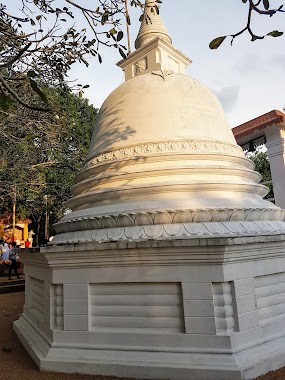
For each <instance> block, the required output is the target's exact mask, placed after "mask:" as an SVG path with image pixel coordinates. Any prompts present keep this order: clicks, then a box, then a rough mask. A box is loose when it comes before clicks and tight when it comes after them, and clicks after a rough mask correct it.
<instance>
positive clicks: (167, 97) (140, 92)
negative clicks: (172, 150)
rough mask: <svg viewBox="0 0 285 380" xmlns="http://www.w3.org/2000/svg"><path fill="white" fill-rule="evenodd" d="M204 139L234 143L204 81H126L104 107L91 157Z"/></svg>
mask: <svg viewBox="0 0 285 380" xmlns="http://www.w3.org/2000/svg"><path fill="white" fill-rule="evenodd" d="M189 139H194V140H197V139H202V140H209V141H216V140H219V141H224V142H226V143H229V144H234V145H235V146H236V142H235V139H234V136H233V134H232V131H231V129H230V127H229V124H228V121H227V119H226V117H225V114H224V111H223V108H222V106H221V104H220V102H219V101H218V99H217V98H216V96H215V95H214V94H213V93H212V92H211V91H210V90H209V89H208V88H207V87H206V86H205V85H203V84H202V83H201V82H199V81H197V80H195V79H193V78H190V77H189V76H187V75H183V74H177V73H173V72H167V73H163V72H159V71H158V72H153V73H149V74H145V75H140V76H137V77H135V78H133V79H131V80H128V81H127V82H125V83H124V84H122V85H121V86H119V87H118V88H117V89H115V90H114V91H113V92H112V93H111V94H110V95H109V96H108V98H107V99H106V100H105V102H104V103H103V105H102V107H101V109H100V112H99V115H98V117H97V121H96V125H95V129H94V134H93V138H92V142H91V146H90V149H89V153H88V159H87V160H90V159H91V158H92V157H94V156H96V155H98V154H102V153H104V152H105V151H110V150H115V149H120V148H124V147H126V146H130V145H131V146H133V145H137V144H145V143H150V142H158V143H162V142H164V141H166V142H167V141H171V142H175V141H181V142H182V141H183V140H189Z"/></svg>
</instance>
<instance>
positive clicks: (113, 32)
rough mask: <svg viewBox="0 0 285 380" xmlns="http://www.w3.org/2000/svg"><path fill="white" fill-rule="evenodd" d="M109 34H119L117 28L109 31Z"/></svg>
mask: <svg viewBox="0 0 285 380" xmlns="http://www.w3.org/2000/svg"><path fill="white" fill-rule="evenodd" d="M109 33H110V34H112V35H114V34H117V31H116V29H115V28H113V29H111V30H110V31H109Z"/></svg>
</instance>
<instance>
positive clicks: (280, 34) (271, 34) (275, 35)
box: [267, 30, 283, 37]
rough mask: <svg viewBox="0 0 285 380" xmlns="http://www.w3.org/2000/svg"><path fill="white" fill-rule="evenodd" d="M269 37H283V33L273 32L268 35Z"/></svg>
mask: <svg viewBox="0 0 285 380" xmlns="http://www.w3.org/2000/svg"><path fill="white" fill-rule="evenodd" d="M267 35H268V36H271V37H280V36H282V35H283V32H279V31H278V30H273V31H272V32H270V33H267Z"/></svg>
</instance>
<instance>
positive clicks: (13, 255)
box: [9, 244, 20, 280]
mask: <svg viewBox="0 0 285 380" xmlns="http://www.w3.org/2000/svg"><path fill="white" fill-rule="evenodd" d="M16 257H17V254H16V252H15V245H13V246H12V244H10V253H9V259H10V260H11V264H10V266H9V280H11V273H12V269H14V272H15V275H16V276H17V278H20V276H19V275H18V271H17V262H16Z"/></svg>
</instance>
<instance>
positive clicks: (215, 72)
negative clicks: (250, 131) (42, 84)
mask: <svg viewBox="0 0 285 380" xmlns="http://www.w3.org/2000/svg"><path fill="white" fill-rule="evenodd" d="M16 1H17V0H16ZM59 1H61V2H64V1H63V0H59ZM78 1H79V2H81V3H84V4H85V5H88V6H90V4H91V3H92V4H93V6H94V7H95V6H96V4H97V1H95V0H78ZM8 3H9V2H8ZM10 4H11V3H10ZM14 4H15V3H14ZM271 4H272V6H274V7H276V8H277V7H278V6H279V5H281V4H284V0H271ZM130 13H131V20H132V25H131V43H132V46H134V40H135V37H136V35H137V33H138V29H139V21H138V19H139V16H140V11H138V10H135V9H133V8H132V9H131V11H130ZM161 16H162V18H163V21H164V24H165V26H166V28H167V30H168V32H169V34H170V36H171V38H172V42H173V45H174V47H175V48H177V49H178V50H180V51H181V52H182V53H184V54H185V55H187V56H188V57H190V58H191V59H192V61H193V63H192V64H191V65H190V66H189V68H188V71H187V74H188V75H190V76H191V77H193V78H195V79H198V80H200V81H201V82H203V83H204V84H205V85H207V86H208V87H209V88H210V89H211V90H212V91H213V92H214V93H215V94H216V95H217V96H218V98H219V100H220V101H221V103H222V105H223V107H224V110H225V112H226V115H227V118H228V120H229V123H230V125H231V127H235V126H237V125H239V124H241V123H244V122H246V121H249V120H251V119H252V118H254V117H257V116H260V115H262V114H264V113H266V112H269V111H271V110H273V109H279V110H281V111H282V109H283V107H284V106H285V70H284V69H285V35H283V36H282V37H278V38H273V37H267V38H265V39H264V40H261V41H255V42H251V41H250V36H249V35H248V34H246V35H242V36H240V37H238V38H237V39H236V40H235V42H234V44H233V46H230V42H229V41H230V40H229V39H227V40H225V41H224V43H223V44H222V45H221V46H220V48H219V49H217V50H210V49H209V47H208V45H209V42H210V41H211V40H212V39H214V38H215V37H218V36H223V35H227V34H234V33H236V32H238V31H240V30H241V29H242V28H243V27H244V26H245V24H246V22H247V4H244V3H243V2H242V1H241V0H175V1H173V0H172V1H171V0H163V2H162V5H161ZM76 23H77V27H78V28H85V27H86V25H85V21H84V19H83V18H81V17H77V18H76ZM275 29H277V30H281V31H284V32H285V13H282V14H278V15H275V16H274V17H271V18H269V17H267V16H260V15H256V17H254V22H253V30H254V31H255V32H256V33H257V34H258V33H261V34H265V33H269V32H271V31H272V30H275ZM124 43H125V45H126V44H127V43H126V42H124ZM100 53H101V55H102V58H103V63H102V64H100V63H99V62H98V60H97V58H93V59H91V60H89V67H88V68H85V67H84V66H82V65H79V64H76V65H75V66H74V67H73V69H72V71H71V73H70V78H71V79H77V83H81V84H89V85H90V88H89V89H86V90H85V93H84V97H86V98H88V99H89V101H90V103H91V104H93V105H94V106H95V107H97V108H100V106H101V105H102V103H103V101H104V100H105V98H106V97H107V96H108V95H109V94H110V93H111V92H112V91H113V90H114V89H115V88H116V87H117V86H119V85H120V84H121V83H123V81H124V76H123V72H122V70H121V69H120V68H118V67H117V66H116V63H117V62H118V61H120V60H121V56H120V55H119V53H118V51H117V50H116V49H110V48H102V49H101V52H100Z"/></svg>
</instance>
